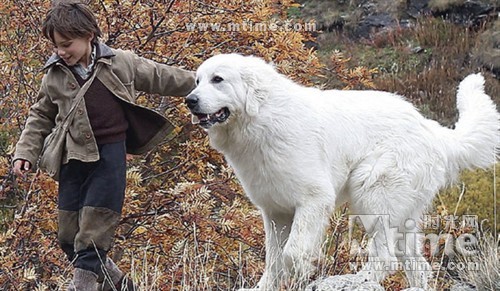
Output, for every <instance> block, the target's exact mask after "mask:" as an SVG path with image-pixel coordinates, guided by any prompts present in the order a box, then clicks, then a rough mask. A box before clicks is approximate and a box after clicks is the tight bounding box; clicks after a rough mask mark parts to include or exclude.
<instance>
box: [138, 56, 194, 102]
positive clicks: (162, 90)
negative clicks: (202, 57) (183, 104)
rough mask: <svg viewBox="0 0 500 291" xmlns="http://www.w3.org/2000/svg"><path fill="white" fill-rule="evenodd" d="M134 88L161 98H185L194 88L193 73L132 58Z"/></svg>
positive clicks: (139, 58) (147, 60)
mask: <svg viewBox="0 0 500 291" xmlns="http://www.w3.org/2000/svg"><path fill="white" fill-rule="evenodd" d="M134 67H135V71H136V72H135V80H134V83H135V88H136V89H138V90H140V91H144V92H147V93H157V94H160V95H162V96H186V95H188V94H189V93H190V92H191V91H192V90H193V89H194V87H195V73H194V72H192V71H187V70H183V69H180V68H176V67H172V66H168V65H165V64H160V63H157V62H154V61H152V60H149V59H146V58H141V57H139V56H137V55H135V56H134Z"/></svg>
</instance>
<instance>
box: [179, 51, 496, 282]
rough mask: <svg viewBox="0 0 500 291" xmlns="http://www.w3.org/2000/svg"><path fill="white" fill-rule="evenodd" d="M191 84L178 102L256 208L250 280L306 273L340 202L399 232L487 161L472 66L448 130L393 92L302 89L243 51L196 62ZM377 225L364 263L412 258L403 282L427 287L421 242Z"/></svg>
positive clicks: (480, 82)
mask: <svg viewBox="0 0 500 291" xmlns="http://www.w3.org/2000/svg"><path fill="white" fill-rule="evenodd" d="M197 82H198V85H197V87H196V88H195V89H194V90H193V92H192V93H191V94H190V95H189V96H188V97H187V99H186V102H187V103H188V106H189V108H190V109H191V111H192V113H193V115H195V116H198V117H199V118H197V119H199V120H201V121H204V122H202V123H203V124H202V126H204V127H205V129H207V131H208V135H209V138H210V143H211V145H212V146H213V147H214V148H215V149H217V150H218V151H220V152H222V153H223V154H224V156H225V158H226V159H227V162H228V163H229V164H230V165H231V166H232V167H233V168H234V170H235V173H236V175H237V177H238V178H239V180H240V181H241V183H242V185H243V188H244V190H245V192H246V194H247V195H248V197H249V198H250V200H251V201H252V202H253V203H254V204H255V205H256V206H257V207H258V208H259V209H260V210H261V213H262V217H263V220H264V227H265V232H266V240H265V244H266V267H265V272H264V274H263V276H262V278H261V280H260V282H259V283H258V286H257V287H256V289H258V290H275V289H277V288H278V286H279V284H280V282H281V281H282V280H284V279H286V278H290V277H291V278H303V279H304V278H305V279H307V278H308V276H309V275H311V274H312V273H313V272H314V271H315V267H314V264H313V262H314V261H315V260H316V259H318V258H319V256H320V252H321V245H322V240H323V237H324V235H325V231H326V228H327V226H328V224H329V218H330V216H331V214H332V212H333V210H334V208H335V206H336V205H339V204H340V203H343V202H345V201H347V202H349V208H350V211H351V212H352V213H354V214H373V215H375V216H379V215H380V216H386V217H389V221H390V227H400V229H401V228H403V229H404V231H405V232H408V231H409V230H408V226H407V225H405V222H406V221H407V220H408V219H410V220H413V221H416V222H418V221H420V219H421V216H422V214H423V212H424V211H425V209H426V206H428V205H429V203H430V202H431V201H432V199H433V198H434V196H435V194H436V192H437V191H438V190H439V189H440V188H442V187H445V186H447V185H449V184H450V183H452V182H453V181H454V179H455V178H456V177H457V175H458V173H459V171H460V170H462V169H467V168H474V167H479V168H487V167H490V166H491V165H492V164H494V163H495V162H496V150H497V149H498V145H499V136H498V134H499V113H498V112H497V110H496V106H495V104H494V103H493V102H492V100H491V98H490V97H489V96H488V95H486V94H485V93H484V79H483V77H482V76H481V75H480V74H473V75H469V76H468V77H466V78H465V79H464V80H463V81H462V82H461V83H460V85H459V87H458V94H457V106H458V110H459V113H460V118H459V121H458V122H457V124H456V127H455V129H453V130H452V129H448V128H445V127H442V126H440V125H439V124H438V123H437V122H435V121H432V120H428V119H426V118H424V117H422V115H420V114H419V113H418V111H417V110H416V109H415V108H414V107H413V106H412V104H410V103H409V102H407V101H405V100H404V99H403V98H402V97H400V96H398V95H395V94H392V93H388V92H381V91H343V90H328V91H322V90H319V89H315V88H307V87H304V86H301V85H298V84H296V83H294V82H293V81H291V80H289V79H288V78H286V77H285V76H283V75H281V74H279V73H278V72H276V70H275V69H274V68H273V66H271V65H270V64H267V63H266V62H264V61H263V60H262V59H260V58H257V57H252V56H241V55H237V54H229V55H217V56H214V57H212V58H210V59H208V60H206V61H205V62H204V63H203V64H202V65H201V66H200V67H199V68H198V70H197ZM223 108H224V110H221V109H223ZM207 114H210V115H207ZM228 115H229V116H228ZM220 116H223V117H222V118H220V119H218V120H217V119H215V120H214V118H215V117H217V118H218V117H220ZM226 118H227V119H226ZM195 119H196V118H195ZM374 225H375V226H374V227H373V229H368V230H367V231H368V232H369V233H370V235H371V236H372V243H371V244H370V246H371V247H370V250H369V251H370V252H372V255H371V256H370V259H369V262H370V261H375V260H377V261H382V262H385V263H387V264H390V263H391V262H394V261H397V260H400V261H402V262H408V263H409V264H407V265H406V266H417V267H415V269H411V268H410V269H407V270H406V273H407V277H408V280H409V283H410V285H411V286H419V287H424V288H426V287H427V277H428V276H429V272H430V266H428V265H427V262H426V261H425V259H424V258H423V257H422V255H421V252H420V245H419V242H418V240H416V239H415V240H407V241H406V242H405V247H406V248H407V249H406V252H400V251H399V252H398V250H397V248H398V246H397V244H396V242H397V240H398V239H397V238H396V234H394V232H393V231H391V230H390V229H388V228H389V226H388V225H386V224H384V223H380V224H379V223H374ZM410 231H411V230H410ZM414 232H415V233H417V232H418V231H417V230H416V229H415V230H414ZM382 233H383V234H384V235H381V234H382ZM401 253H403V254H401ZM422 266H426V267H427V268H423V267H422ZM389 269H390V268H389ZM389 269H387V270H389ZM382 270H384V268H383V267H380V265H378V266H377V268H375V267H374V265H371V264H370V263H368V264H366V265H365V267H364V269H363V270H361V272H360V273H361V274H363V275H365V276H368V277H369V278H370V279H373V280H378V281H380V280H382V279H383V278H384V277H385V276H386V272H384V271H382Z"/></svg>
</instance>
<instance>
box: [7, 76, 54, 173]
mask: <svg viewBox="0 0 500 291" xmlns="http://www.w3.org/2000/svg"><path fill="white" fill-rule="evenodd" d="M44 87H45V82H44V80H42V86H41V89H40V91H39V92H38V98H37V99H38V101H37V102H36V103H35V104H34V105H33V106H31V108H30V110H29V114H28V118H27V120H26V124H25V126H24V130H23V131H22V133H21V137H20V138H19V141H18V142H17V144H16V151H15V153H14V158H13V162H15V161H16V160H19V159H22V160H26V161H29V162H30V163H31V165H35V164H36V162H37V160H38V157H39V155H40V152H41V151H42V147H43V142H44V139H45V137H46V136H47V135H48V134H49V133H50V131H51V130H52V128H53V127H54V124H55V121H54V120H55V116H56V115H57V112H58V109H57V106H56V105H55V104H53V103H52V101H51V100H50V98H49V96H47V94H46V93H45V90H44Z"/></svg>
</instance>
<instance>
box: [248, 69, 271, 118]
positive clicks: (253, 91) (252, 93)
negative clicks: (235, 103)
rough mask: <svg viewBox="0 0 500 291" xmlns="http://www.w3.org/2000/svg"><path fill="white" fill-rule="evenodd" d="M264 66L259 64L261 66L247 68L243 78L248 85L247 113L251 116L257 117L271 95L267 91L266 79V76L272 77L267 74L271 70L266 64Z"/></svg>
mask: <svg viewBox="0 0 500 291" xmlns="http://www.w3.org/2000/svg"><path fill="white" fill-rule="evenodd" d="M259 61H260V60H259ZM262 62H263V61H262ZM262 65H263V66H262ZM262 65H261V64H259V66H248V67H246V68H245V69H244V73H243V76H242V77H243V82H245V84H246V85H247V92H246V96H245V97H246V98H245V102H246V103H245V111H246V113H247V114H248V115H249V116H257V114H258V113H259V107H260V105H261V104H262V102H264V101H265V100H266V99H267V96H268V94H269V93H268V91H267V90H268V89H267V88H268V85H267V83H268V80H267V79H266V78H265V76H267V77H270V75H269V74H266V72H265V71H267V70H269V68H267V66H269V65H267V64H265V63H263V64H262ZM271 70H272V69H271Z"/></svg>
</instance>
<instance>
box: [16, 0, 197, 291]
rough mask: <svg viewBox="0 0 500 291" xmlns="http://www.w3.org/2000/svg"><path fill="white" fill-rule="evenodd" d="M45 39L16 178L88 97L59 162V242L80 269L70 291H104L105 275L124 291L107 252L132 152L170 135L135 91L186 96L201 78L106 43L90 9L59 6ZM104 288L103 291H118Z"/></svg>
mask: <svg viewBox="0 0 500 291" xmlns="http://www.w3.org/2000/svg"><path fill="white" fill-rule="evenodd" d="M42 31H43V34H44V36H45V37H46V38H47V39H49V40H50V41H51V42H52V43H53V44H54V54H53V55H52V57H51V58H50V59H49V60H48V62H47V63H46V65H45V67H44V69H45V70H46V74H45V75H44V77H43V80H42V84H41V89H40V91H39V95H38V101H37V102H36V104H34V105H33V106H32V107H31V109H30V113H29V116H28V119H27V121H26V125H25V128H24V130H23V132H22V134H21V137H20V139H19V142H18V143H17V145H16V152H15V155H14V158H13V171H14V172H15V173H16V174H17V175H24V173H25V172H26V171H28V170H30V169H31V168H32V167H33V165H35V163H36V162H37V160H38V158H39V156H40V155H41V153H42V148H43V145H44V140H45V138H46V136H47V135H48V134H49V133H50V132H51V130H52V129H53V128H54V127H55V126H57V125H58V124H59V123H61V122H62V120H63V119H64V117H65V116H66V115H68V112H70V111H71V110H70V108H72V106H73V105H74V104H73V101H75V99H76V98H75V96H76V95H77V93H78V91H80V90H84V89H86V91H84V92H85V93H84V95H83V96H84V97H83V100H82V102H80V103H77V104H76V107H75V108H74V110H73V111H72V112H73V113H74V115H73V117H72V120H71V122H70V123H69V127H68V131H67V133H66V134H65V136H66V141H65V146H64V150H63V157H62V161H53V162H54V163H56V164H55V165H56V166H60V172H59V177H55V178H56V179H57V178H59V197H58V209H59V210H58V216H59V218H58V219H59V230H58V240H59V243H60V246H61V248H62V250H63V251H64V252H65V253H66V255H67V256H68V259H69V260H70V261H71V262H73V264H74V266H75V272H74V275H73V284H72V285H73V286H70V290H75V289H76V290H97V288H98V281H99V282H102V280H104V278H105V277H106V278H107V279H108V280H106V282H107V281H109V280H111V281H112V284H113V285H115V286H114V288H116V289H117V290H121V284H122V283H123V281H124V279H123V278H124V275H123V272H122V271H120V270H119V269H118V267H117V266H116V265H115V264H114V263H113V261H112V260H111V259H110V258H107V257H106V254H107V253H108V251H109V249H110V248H111V245H112V242H113V238H114V233H115V230H116V227H117V225H118V222H119V220H120V215H121V211H122V206H123V200H124V194H125V182H126V181H125V171H126V153H127V152H128V153H132V154H141V153H144V152H147V151H148V150H150V149H152V148H153V147H154V146H155V145H156V144H158V142H160V141H161V140H162V139H163V138H164V137H165V136H166V135H167V134H168V133H169V132H170V131H171V130H172V125H171V123H170V122H169V121H168V120H167V119H165V118H164V117H163V116H161V115H159V114H158V113H155V112H154V111H152V110H149V109H146V108H144V107H140V106H138V105H136V104H135V98H136V95H135V89H138V90H141V91H145V92H148V93H158V94H160V95H164V96H165V95H166V96H185V95H187V94H188V93H189V92H190V91H191V90H192V89H193V87H194V85H195V84H194V73H193V72H190V71H185V70H182V69H178V68H173V67H170V66H167V65H163V64H158V63H155V62H153V61H151V60H147V59H144V58H140V57H138V56H137V55H135V54H133V53H132V52H129V51H122V50H115V49H111V48H109V47H107V46H106V45H104V44H102V43H100V42H99V41H98V37H99V36H101V31H100V29H99V27H98V24H97V21H96V18H95V16H94V15H93V13H92V11H91V10H90V9H89V8H88V6H86V5H85V4H82V3H78V2H74V1H73V2H71V3H68V2H66V3H63V2H61V3H59V4H56V5H55V6H53V7H52V9H51V10H50V11H49V12H48V14H47V16H46V19H45V21H44V23H43V27H42ZM87 82H90V83H89V84H87V86H85V84H86V83H87ZM84 86H85V87H84ZM82 87H84V89H82ZM80 93H81V92H80ZM61 164H62V165H61ZM103 262H105V263H104V264H103ZM102 265H104V266H105V270H103V268H102ZM106 282H104V283H105V284H104V285H105V286H104V287H102V286H101V287H100V288H104V289H108V290H111V289H113V287H111V286H109V283H106ZM106 284H107V287H106Z"/></svg>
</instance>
